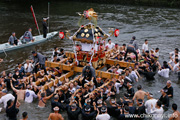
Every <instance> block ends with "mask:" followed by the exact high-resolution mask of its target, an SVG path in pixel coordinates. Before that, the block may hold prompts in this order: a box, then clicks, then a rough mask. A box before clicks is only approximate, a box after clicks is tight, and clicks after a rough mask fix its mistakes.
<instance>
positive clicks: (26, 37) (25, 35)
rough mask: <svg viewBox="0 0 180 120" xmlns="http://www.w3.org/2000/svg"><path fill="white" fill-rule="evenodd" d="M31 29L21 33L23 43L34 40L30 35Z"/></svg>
mask: <svg viewBox="0 0 180 120" xmlns="http://www.w3.org/2000/svg"><path fill="white" fill-rule="evenodd" d="M31 32H32V29H31V28H29V29H28V31H26V32H25V33H24V35H23V41H22V42H23V43H28V42H30V41H31V42H33V41H34V39H33V36H32V33H31Z"/></svg>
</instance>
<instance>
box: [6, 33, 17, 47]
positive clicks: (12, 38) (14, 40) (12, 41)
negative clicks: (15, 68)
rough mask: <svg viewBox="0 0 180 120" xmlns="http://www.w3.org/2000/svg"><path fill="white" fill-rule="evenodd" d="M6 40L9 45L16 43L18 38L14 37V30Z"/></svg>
mask: <svg viewBox="0 0 180 120" xmlns="http://www.w3.org/2000/svg"><path fill="white" fill-rule="evenodd" d="M8 42H9V44H10V45H14V46H16V45H18V39H17V38H16V33H15V32H12V35H11V36H10V37H9V40H8Z"/></svg>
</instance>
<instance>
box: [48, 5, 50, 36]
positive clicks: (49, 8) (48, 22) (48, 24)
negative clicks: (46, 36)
mask: <svg viewBox="0 0 180 120" xmlns="http://www.w3.org/2000/svg"><path fill="white" fill-rule="evenodd" d="M49 4H50V3H49V2H48V18H49V12H50V6H49ZM48 33H49V19H48Z"/></svg>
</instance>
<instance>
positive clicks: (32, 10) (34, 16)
mask: <svg viewBox="0 0 180 120" xmlns="http://www.w3.org/2000/svg"><path fill="white" fill-rule="evenodd" d="M31 12H32V15H33V18H34V22H35V24H36V28H37V29H38V32H39V35H41V33H40V30H39V26H38V23H37V20H36V15H35V13H34V9H33V6H32V5H31Z"/></svg>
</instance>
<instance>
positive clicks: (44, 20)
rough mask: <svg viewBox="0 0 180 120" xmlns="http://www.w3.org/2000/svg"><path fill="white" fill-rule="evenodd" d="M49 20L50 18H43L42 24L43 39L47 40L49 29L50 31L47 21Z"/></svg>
mask: <svg viewBox="0 0 180 120" xmlns="http://www.w3.org/2000/svg"><path fill="white" fill-rule="evenodd" d="M48 19H49V17H48V18H43V22H42V24H43V38H46V36H47V29H48V27H47V23H46V21H47V20H48Z"/></svg>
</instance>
